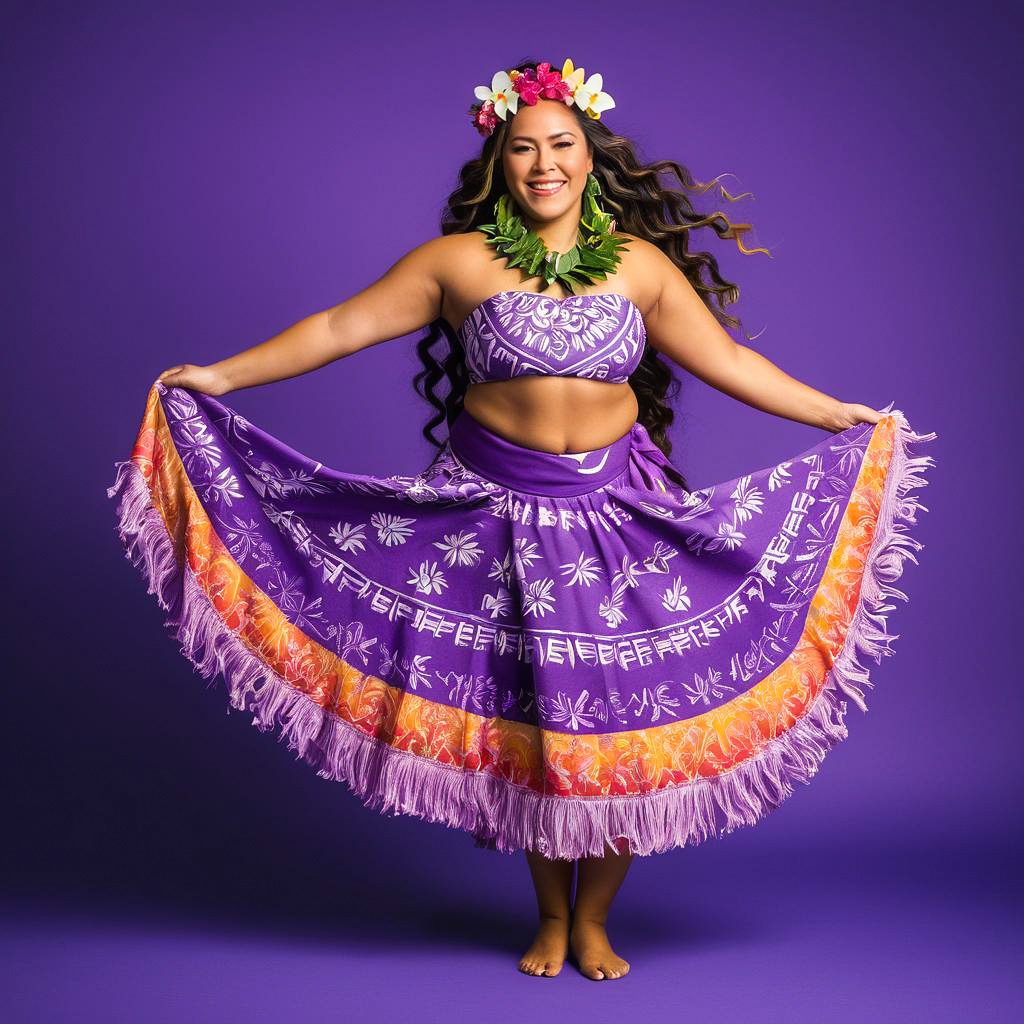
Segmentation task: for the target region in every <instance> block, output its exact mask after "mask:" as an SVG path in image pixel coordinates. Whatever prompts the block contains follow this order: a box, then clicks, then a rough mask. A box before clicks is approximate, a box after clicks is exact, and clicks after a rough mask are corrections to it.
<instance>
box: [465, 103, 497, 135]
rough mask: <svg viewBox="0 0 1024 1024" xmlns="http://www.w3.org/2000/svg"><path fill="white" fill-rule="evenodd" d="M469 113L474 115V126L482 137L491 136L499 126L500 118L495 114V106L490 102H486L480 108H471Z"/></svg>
mask: <svg viewBox="0 0 1024 1024" xmlns="http://www.w3.org/2000/svg"><path fill="white" fill-rule="evenodd" d="M469 112H470V113H471V114H472V115H473V124H474V126H475V127H476V130H477V131H478V132H479V133H480V134H481V135H484V136H487V135H490V134H491V132H493V131H494V129H495V128H496V127H497V125H498V116H497V114H495V113H494V104H493V103H492V102H491V101H490V100H486V101H485V102H484V103H482V104H480V106H479V107H477V106H472V107H470V108H469Z"/></svg>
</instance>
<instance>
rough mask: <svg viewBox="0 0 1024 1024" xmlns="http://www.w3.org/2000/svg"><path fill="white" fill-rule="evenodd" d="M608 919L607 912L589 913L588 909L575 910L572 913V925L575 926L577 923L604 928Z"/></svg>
mask: <svg viewBox="0 0 1024 1024" xmlns="http://www.w3.org/2000/svg"><path fill="white" fill-rule="evenodd" d="M607 920H608V915H607V914H588V913H587V912H586V911H580V912H577V911H575V910H574V911H573V913H572V925H573V927H574V928H575V927H576V926H577V925H587V924H589V925H594V926H596V927H597V928H604V926H605V924H606V922H607Z"/></svg>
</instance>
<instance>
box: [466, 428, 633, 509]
mask: <svg viewBox="0 0 1024 1024" xmlns="http://www.w3.org/2000/svg"><path fill="white" fill-rule="evenodd" d="M636 430H637V424H636V423H634V424H633V426H632V427H631V428H630V429H629V430H628V431H626V433H625V434H623V435H622V437H620V438H618V439H616V440H615V441H612V442H611V443H610V444H606V445H604V446H603V447H601V448H593V449H591V450H590V451H586V452H562V453H557V452H545V451H539V450H538V449H536V448H527V447H525V446H524V445H521V444H517V443H516V442H515V441H510V440H508V439H507V438H504V437H502V436H501V435H500V434H496V433H494V431H493V430H491V429H489V428H488V427H485V426H484V425H483V424H482V423H481V422H480V421H479V420H477V419H475V418H474V417H473V416H472V415H470V414H469V413H468V412H467V411H466V410H465V409H462V410H461V411H460V413H459V414H458V416H456V418H455V419H454V420H453V421H452V424H451V427H450V428H449V431H448V443H449V447H450V449H451V452H452V454H453V455H454V456H455V458H456V459H458V460H459V462H461V463H462V464H463V465H464V466H465V467H466V468H467V469H471V470H472V471H473V472H474V473H476V474H478V475H479V476H482V477H484V478H485V479H487V480H491V481H493V482H494V483H497V484H500V485H501V486H502V487H507V488H508V489H509V490H512V491H522V492H524V493H526V494H543V495H549V496H554V497H571V496H572V495H577V494H587V493H589V492H590V491H595V490H597V489H598V488H599V487H603V486H604V485H605V484H607V483H610V482H611V481H612V480H614V479H615V478H616V477H617V476H620V475H621V474H622V473H624V472H625V471H626V468H627V467H628V465H629V453H630V449H631V448H632V446H633V440H634V436H635V433H636Z"/></svg>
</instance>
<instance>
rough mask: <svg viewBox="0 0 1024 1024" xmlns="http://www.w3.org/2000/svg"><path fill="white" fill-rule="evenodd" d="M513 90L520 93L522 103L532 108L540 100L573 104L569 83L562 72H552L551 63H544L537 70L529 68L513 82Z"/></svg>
mask: <svg viewBox="0 0 1024 1024" xmlns="http://www.w3.org/2000/svg"><path fill="white" fill-rule="evenodd" d="M512 88H513V89H515V91H516V92H517V93H519V95H520V97H521V98H522V101H523V102H524V103H527V104H529V105H530V106H531V107H532V106H533V105H534V104H535V103H536V102H537V100H538V99H541V98H543V99H547V100H561V101H562V102H563V103H571V102H572V92H571V90H570V89H569V83H568V82H566V81H565V80H564V79H563V78H562V74H561V72H560V71H552V70H551V63H550V62H549V61H542V62H541V63H540V64H538V65H537V67H536V69H534V68H527V69H526V70H525V71H523V72H522V73H521V74H519V75H517V76H516V77H515V78H514V79H513V81H512Z"/></svg>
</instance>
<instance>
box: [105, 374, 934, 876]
mask: <svg viewBox="0 0 1024 1024" xmlns="http://www.w3.org/2000/svg"><path fill="white" fill-rule="evenodd" d="M935 436H936V435H935V434H915V433H914V432H913V431H912V430H911V429H910V426H909V424H908V423H907V421H906V419H905V417H904V416H903V414H902V413H901V412H898V411H887V412H886V415H885V416H884V417H883V419H882V420H881V421H880V422H879V423H877V424H867V423H862V424H858V425H857V426H854V427H851V428H850V429H848V430H845V431H842V432H841V433H838V434H829V435H827V436H825V437H823V438H821V439H820V440H818V441H817V442H816V443H815V444H814V445H813V446H812V447H810V448H808V449H807V450H806V451H804V452H801V453H800V454H798V455H794V456H793V457H791V458H788V459H786V460H784V461H782V462H780V463H778V464H776V465H774V466H770V467H767V468H764V469H762V470H759V471H756V472H751V473H748V474H746V475H744V476H741V477H738V478H736V479H733V480H729V481H726V482H723V483H716V484H714V485H712V486H707V487H703V488H700V489H699V490H693V491H687V490H685V489H684V488H683V486H682V485H681V478H680V477H679V476H678V474H677V473H676V471H675V469H674V467H673V466H672V463H671V462H670V460H669V459H667V458H666V457H665V455H664V454H663V453H662V452H661V450H660V449H659V448H658V447H657V446H655V445H654V444H653V443H652V441H651V439H650V437H649V436H648V434H647V431H646V430H645V429H644V427H643V426H642V425H641V424H639V423H637V424H634V426H633V427H632V429H631V430H630V431H629V432H628V433H627V434H625V435H624V436H623V437H621V438H619V439H618V440H616V441H614V442H612V443H611V444H609V445H607V446H605V447H602V448H598V449H595V450H594V451H589V452H577V453H567V454H553V453H550V452H541V451H535V450H533V449H530V448H526V447H523V446H522V445H519V444H516V443H515V442H513V441H510V440H508V439H506V438H503V437H501V436H499V435H498V434H496V433H494V432H493V431H491V430H489V429H488V428H487V427H485V426H484V425H483V424H482V423H480V422H478V421H477V420H475V419H474V418H473V417H472V416H471V415H469V414H468V413H467V412H465V411H463V412H461V413H460V414H459V415H458V417H457V418H456V419H455V420H454V422H453V423H452V424H451V427H450V435H449V438H448V440H447V442H446V443H445V444H444V445H443V447H442V448H441V449H439V451H438V452H437V454H436V456H435V457H434V458H433V460H432V461H431V463H430V464H429V465H428V466H427V467H426V468H425V469H424V470H423V471H422V472H420V473H418V474H416V475H413V476H400V475H399V476H372V475H361V474H356V473H349V472H343V471H339V470H333V469H330V468H328V467H326V466H324V465H322V464H321V463H319V462H314V461H313V460H312V459H310V458H308V457H306V456H305V455H303V454H302V453H300V452H297V451H295V450H293V449H291V448H289V447H288V446H287V445H285V444H284V443H283V442H281V441H280V440H278V439H277V438H275V437H273V436H271V435H270V434H268V433H267V432H266V431H263V430H261V429H260V428H259V427H257V426H256V425H255V424H253V423H250V422H249V421H247V420H246V419H245V418H244V417H242V416H240V415H239V414H238V413H236V412H235V411H234V410H232V409H231V408H229V407H228V406H226V405H224V404H222V403H221V402H220V401H218V400H217V399H216V398H213V397H211V396H209V395H205V394H202V393H199V392H194V391H190V390H186V389H181V388H166V387H165V386H164V385H162V384H160V383H159V382H157V383H156V384H154V385H153V387H152V388H151V390H150V393H149V397H148V401H147V404H146V410H145V414H144V417H143V422H142V426H141V428H140V430H139V433H138V436H137V440H136V443H135V448H134V450H133V452H132V454H131V457H130V458H129V459H127V460H125V461H123V462H120V463H118V464H117V476H116V479H115V481H114V484H113V486H112V487H110V488H109V490H108V494H109V496H110V497H118V498H119V503H118V530H119V533H120V536H121V538H122V540H123V542H124V545H125V550H126V553H127V555H128V557H129V558H131V560H132V561H133V562H134V563H135V564H136V565H138V566H139V567H140V568H141V569H142V571H143V573H144V574H145V577H146V580H147V582H148V585H149V590H150V592H151V593H153V594H154V595H155V596H156V598H157V600H158V601H159V603H160V605H161V607H162V608H163V609H164V610H165V611H166V612H167V625H168V627H169V628H170V629H171V630H172V631H173V632H174V634H175V636H176V637H177V638H178V640H179V641H180V642H181V645H182V651H183V653H184V654H185V655H186V656H187V657H188V658H189V659H190V660H191V662H192V663H193V665H194V666H195V667H196V668H197V670H198V671H199V672H200V673H201V674H203V675H204V676H207V677H212V676H214V675H220V676H222V677H223V679H224V682H225V685H226V687H227V693H228V698H229V706H230V707H235V708H238V709H240V710H245V711H248V712H250V713H251V714H252V715H253V722H254V724H255V725H257V726H258V727H259V728H260V729H262V730H276V732H277V734H278V736H279V738H280V739H281V740H283V741H284V742H286V743H287V745H288V747H289V748H290V749H292V750H294V751H296V752H297V756H299V757H301V758H303V759H304V760H305V761H306V762H308V763H309V764H310V765H311V766H312V767H313V768H314V769H315V770H316V771H317V773H318V774H319V775H320V776H321V777H323V778H325V779H331V780H338V781H343V782H345V783H346V784H347V785H348V787H349V788H350V789H351V790H352V791H353V792H354V793H355V794H356V795H357V796H358V797H359V798H360V799H361V800H362V801H363V802H364V803H365V804H366V805H367V806H369V807H375V808H379V809H380V810H381V811H382V812H391V813H395V814H398V813H402V814H410V815H416V816H419V817H422V818H424V819H426V820H428V821H432V822H439V823H444V824H446V825H449V826H452V827H456V828H460V829H463V830H465V831H467V832H468V833H470V834H471V835H472V836H473V837H474V838H475V840H476V842H477V844H478V845H480V846H486V847H489V848H491V849H497V850H502V851H506V852H510V851H513V850H518V849H528V850H536V851H539V852H541V853H544V854H545V855H547V856H549V857H557V858H576V857H582V856H590V855H595V856H600V855H602V854H604V853H606V852H608V851H609V850H610V849H616V850H629V851H631V852H633V853H636V854H650V853H655V852H663V851H666V850H669V849H672V848H673V847H678V846H685V845H686V844H688V843H696V842H700V841H701V840H703V839H705V838H707V837H709V836H718V835H721V834H722V833H724V832H728V831H731V830H732V829H734V828H736V827H737V826H739V825H744V824H753V823H754V822H756V821H758V820H759V819H760V818H761V817H763V815H764V814H765V813H767V812H768V811H770V810H772V809H774V808H775V807H777V806H778V805H779V804H780V803H781V802H782V801H783V800H784V799H785V798H786V797H787V796H788V795H789V794H790V793H791V792H792V791H793V784H794V783H795V782H807V781H809V779H810V778H811V776H813V775H814V773H815V772H816V771H817V769H818V766H819V765H820V763H821V761H822V759H823V758H824V756H825V755H826V753H827V752H828V751H829V749H831V747H832V746H834V745H835V743H837V742H838V741H839V740H841V739H843V738H844V737H845V736H846V726H845V725H844V715H845V713H846V708H847V699H849V700H852V701H853V702H854V703H855V704H857V706H858V707H859V708H861V709H862V710H865V709H866V703H865V700H864V689H865V688H866V687H869V686H871V685H872V684H871V682H870V681H869V679H868V670H867V668H866V666H865V664H864V660H863V659H864V658H865V656H868V657H869V658H872V659H874V660H875V661H880V660H881V656H882V655H883V654H890V653H892V651H891V648H890V644H891V641H892V640H893V639H894V637H893V636H892V635H891V634H889V633H888V632H887V628H886V613H887V612H889V611H891V609H892V607H893V606H892V604H891V603H890V601H891V599H893V598H900V599H903V600H906V596H905V595H904V594H903V593H902V592H901V591H900V590H898V589H897V588H896V587H895V586H894V585H893V583H894V581H895V580H896V579H897V578H898V577H899V576H900V575H901V573H902V571H903V562H904V560H905V559H906V558H911V559H912V560H916V559H915V558H914V552H915V551H917V550H919V549H920V548H921V547H922V544H921V542H920V541H919V540H917V539H916V538H914V537H913V536H912V535H911V527H912V526H914V525H915V524H916V522H917V519H916V512H917V511H918V510H920V509H923V508H924V506H923V505H921V504H920V503H919V502H918V501H917V500H916V498H915V497H913V496H912V494H911V491H913V490H915V489H917V488H919V487H922V486H923V485H924V484H925V483H926V480H925V479H924V477H923V471H924V470H925V469H926V467H928V466H930V465H932V464H933V460H932V459H931V457H929V456H916V457H912V456H911V455H910V452H909V446H910V445H911V444H916V443H920V442H923V441H929V440H932V439H933V438H934V437H935Z"/></svg>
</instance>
